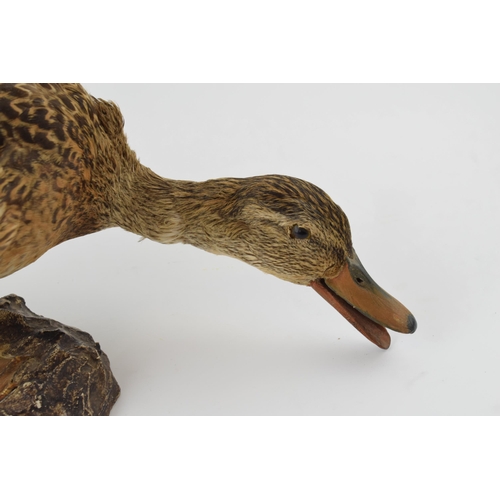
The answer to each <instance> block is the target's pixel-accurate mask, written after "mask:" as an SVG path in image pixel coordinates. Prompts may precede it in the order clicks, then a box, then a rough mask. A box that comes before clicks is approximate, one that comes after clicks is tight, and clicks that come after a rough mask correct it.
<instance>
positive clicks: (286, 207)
mask: <svg viewBox="0 0 500 500" xmlns="http://www.w3.org/2000/svg"><path fill="white" fill-rule="evenodd" d="M116 226H118V227H121V228H123V229H125V230H127V231H131V232H133V233H136V234H138V235H140V236H142V237H144V238H149V239H151V240H153V241H157V242H159V243H188V244H190V245H194V246H196V247H198V248H201V249H203V250H206V251H208V252H212V253H214V254H220V255H227V256H230V257H235V258H237V259H240V260H242V261H243V262H246V263H248V264H250V265H252V266H254V267H257V268H258V269H260V270H262V271H264V272H266V273H270V274H272V275H274V276H277V277H278V278H281V279H283V280H286V281H289V282H291V283H296V284H299V285H306V286H310V287H312V288H313V289H314V290H315V291H316V292H318V293H319V294H320V295H321V296H322V297H323V298H325V299H326V300H327V301H328V302H329V303H330V304H331V305H333V306H334V307H335V308H336V309H337V310H338V311H339V312H340V313H341V314H342V315H343V316H344V317H345V318H346V319H347V320H348V321H349V322H351V324H353V325H354V326H355V327H356V328H357V329H358V330H359V331H360V332H361V333H362V334H363V335H365V336H366V337H367V338H368V339H369V340H371V341H372V342H374V343H375V344H376V345H378V346H379V347H381V348H383V349H387V348H388V347H389V345H390V336H389V334H388V333H387V330H386V327H387V328H389V329H392V330H395V331H397V332H402V333H412V332H414V331H415V329H416V326H417V323H416V321H415V318H414V317H413V315H412V314H411V313H410V312H409V311H408V309H406V308H405V307H404V306H403V305H402V304H401V303H400V302H398V301H397V300H396V299H394V298H393V297H391V296H390V295H389V294H388V293H386V292H385V291H384V290H382V289H381V288H380V287H379V286H378V285H377V284H376V283H375V282H374V281H373V279H372V278H371V277H370V276H369V275H368V273H367V272H366V270H365V269H364V267H363V265H362V264H361V262H360V260H359V258H358V256H357V255H356V252H355V251H354V248H353V246H352V241H351V231H350V228H349V222H348V220H347V217H346V215H345V214H344V212H343V211H342V210H341V208H340V207H339V206H338V205H336V204H335V203H334V202H333V201H332V200H331V199H330V197H329V196H328V195H327V194H326V193H324V192H323V191H322V190H321V189H319V188H318V187H316V186H314V185H313V184H310V183H309V182H306V181H303V180H300V179H296V178H293V177H287V176H283V175H265V176H259V177H250V178H244V179H238V178H224V179H214V180H208V181H205V182H191V181H184V180H171V179H165V178H162V177H160V176H158V175H156V174H155V173H154V172H153V171H151V170H150V169H148V168H146V167H145V166H143V165H141V163H140V162H139V161H138V159H137V157H136V155H135V153H134V152H133V151H132V150H131V149H130V148H129V146H128V144H127V139H126V137H125V134H124V132H123V117H122V115H121V113H120V110H119V109H118V107H117V106H116V105H115V104H114V103H112V102H106V101H104V100H102V99H96V98H95V97H92V96H91V95H90V94H88V93H87V92H86V91H85V89H84V88H83V87H82V86H81V85H77V84H54V85H51V84H15V85H14V84H2V85H0V278H1V277H5V276H8V275H10V274H12V273H14V272H16V271H18V270H19V269H21V268H23V267H25V266H27V265H29V264H31V263H32V262H34V261H35V260H37V259H38V258H39V257H40V256H41V255H43V254H44V253H45V252H46V251H47V250H49V249H50V248H52V247H54V246H55V245H58V244H59V243H62V242H63V241H66V240H69V239H71V238H76V237H78V236H83V235H86V234H90V233H94V232H96V231H100V230H102V229H106V228H110V227H116Z"/></svg>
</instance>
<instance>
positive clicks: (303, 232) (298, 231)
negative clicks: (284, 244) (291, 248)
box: [290, 224, 311, 240]
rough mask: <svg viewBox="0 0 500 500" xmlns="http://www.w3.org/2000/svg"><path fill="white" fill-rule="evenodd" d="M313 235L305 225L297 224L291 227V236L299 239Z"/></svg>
mask: <svg viewBox="0 0 500 500" xmlns="http://www.w3.org/2000/svg"><path fill="white" fill-rule="evenodd" d="M310 236H311V233H310V232H309V230H308V229H306V228H305V227H299V226H297V224H295V226H292V228H291V229H290V237H291V238H296V239H297V240H306V239H307V238H309V237H310Z"/></svg>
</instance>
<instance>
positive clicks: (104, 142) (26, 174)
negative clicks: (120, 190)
mask: <svg viewBox="0 0 500 500" xmlns="http://www.w3.org/2000/svg"><path fill="white" fill-rule="evenodd" d="M120 116H121V115H120V113H119V111H118V109H117V108H116V106H114V105H112V104H110V103H106V102H105V101H101V100H98V99H95V98H93V97H91V96H90V95H89V94H87V93H86V92H85V90H84V89H83V87H81V86H80V85H49V84H47V85H33V84H25V85H7V84H3V85H1V86H0V276H1V277H4V276H7V275H9V274H12V273H13V272H15V271H17V270H19V269H21V268H23V267H25V266H27V265H28V264H31V263H32V262H33V261H35V260H36V259H38V258H39V257H40V256H41V255H42V254H44V253H45V252H46V251H47V250H49V249H50V248H52V247H53V246H55V245H57V244H59V243H61V242H63V241H65V240H68V239H71V238H75V237H77V236H82V235H85V234H89V233H92V232H95V231H99V230H100V229H104V228H105V227H107V226H108V225H109V206H110V205H109V201H108V197H109V187H110V182H112V179H113V178H114V175H116V173H117V171H118V168H119V163H118V161H117V157H120V156H121V157H123V156H124V155H127V154H128V155H131V156H132V154H133V153H132V152H131V151H130V150H129V148H128V147H127V145H126V142H125V140H124V137H123V134H122V133H121V122H120V121H119V120H120ZM111 142H113V146H111ZM126 164H127V163H126ZM108 181H109V182H108Z"/></svg>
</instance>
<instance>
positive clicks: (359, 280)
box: [356, 278, 364, 284]
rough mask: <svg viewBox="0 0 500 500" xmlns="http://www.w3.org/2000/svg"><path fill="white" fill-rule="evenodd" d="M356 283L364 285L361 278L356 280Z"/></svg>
mask: <svg viewBox="0 0 500 500" xmlns="http://www.w3.org/2000/svg"><path fill="white" fill-rule="evenodd" d="M356 282H357V283H359V284H361V283H364V281H363V280H362V279H361V278H356Z"/></svg>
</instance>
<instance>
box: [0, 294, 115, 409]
mask: <svg viewBox="0 0 500 500" xmlns="http://www.w3.org/2000/svg"><path fill="white" fill-rule="evenodd" d="M119 395H120V387H119V386H118V383H117V382H116V380H115V377H114V376H113V373H112V372H111V368H110V366H109V359H108V357H107V356H106V354H104V353H103V352H102V351H101V348H100V346H99V344H97V343H96V342H94V340H93V339H92V337H91V336H90V335H89V334H88V333H85V332H82V331H81V330H77V329H76V328H72V327H69V326H66V325H63V324H62V323H59V322H57V321H54V320H51V319H47V318H44V317H42V316H38V315H37V314H35V313H33V312H31V311H30V310H29V309H28V308H27V307H26V303H25V302H24V299H22V298H21V297H18V296H17V295H8V296H7V297H3V298H1V299H0V415H109V412H110V411H111V408H112V407H113V405H114V404H115V402H116V400H117V399H118V396H119Z"/></svg>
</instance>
